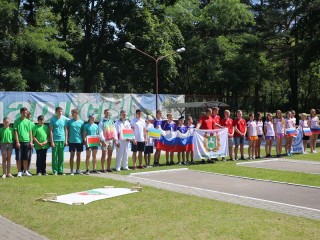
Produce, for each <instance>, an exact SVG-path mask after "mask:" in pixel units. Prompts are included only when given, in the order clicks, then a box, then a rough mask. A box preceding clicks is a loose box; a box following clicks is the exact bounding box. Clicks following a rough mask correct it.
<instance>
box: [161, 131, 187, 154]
mask: <svg viewBox="0 0 320 240" xmlns="http://www.w3.org/2000/svg"><path fill="white" fill-rule="evenodd" d="M157 149H160V150H163V151H167V152H186V151H187V152H190V151H193V136H190V135H187V136H186V137H181V136H178V134H177V132H171V133H167V134H165V135H163V136H161V138H160V139H159V140H158V141H157Z"/></svg>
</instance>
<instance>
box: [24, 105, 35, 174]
mask: <svg viewBox="0 0 320 240" xmlns="http://www.w3.org/2000/svg"><path fill="white" fill-rule="evenodd" d="M26 118H27V119H28V120H30V124H31V129H33V127H34V126H35V124H34V122H33V121H32V113H31V112H30V111H28V113H27V116H26ZM32 153H33V146H31V148H30V153H29V158H28V171H29V169H30V163H31V158H32ZM22 167H23V166H22Z"/></svg>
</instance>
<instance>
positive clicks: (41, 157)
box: [36, 149, 48, 174]
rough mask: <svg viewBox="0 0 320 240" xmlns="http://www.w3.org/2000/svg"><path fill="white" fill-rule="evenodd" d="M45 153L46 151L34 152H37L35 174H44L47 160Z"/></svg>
mask: <svg viewBox="0 0 320 240" xmlns="http://www.w3.org/2000/svg"><path fill="white" fill-rule="evenodd" d="M47 151H48V149H40V150H36V152H37V174H38V173H42V174H44V173H46V166H47V164H46V160H47Z"/></svg>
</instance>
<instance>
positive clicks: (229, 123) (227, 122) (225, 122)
mask: <svg viewBox="0 0 320 240" xmlns="http://www.w3.org/2000/svg"><path fill="white" fill-rule="evenodd" d="M220 125H221V126H223V127H227V128H228V133H229V134H232V131H233V120H232V119H231V118H228V119H225V118H224V119H222V120H221V122H220Z"/></svg>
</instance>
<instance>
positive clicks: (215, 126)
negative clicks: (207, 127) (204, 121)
mask: <svg viewBox="0 0 320 240" xmlns="http://www.w3.org/2000/svg"><path fill="white" fill-rule="evenodd" d="M211 117H212V119H213V127H212V128H213V129H220V128H221V126H220V116H219V108H218V107H213V108H212V115H211Z"/></svg>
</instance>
